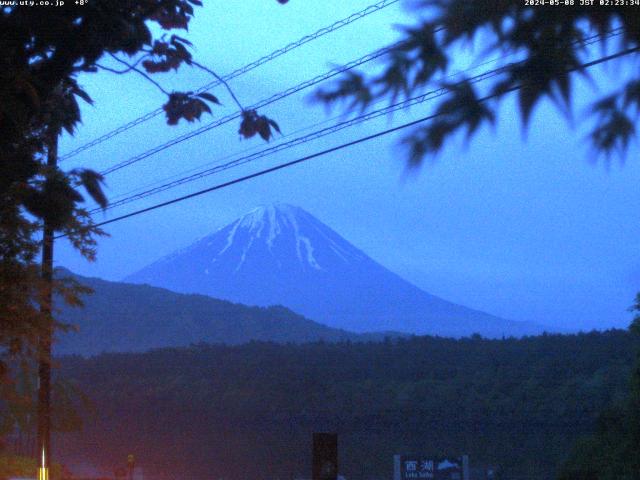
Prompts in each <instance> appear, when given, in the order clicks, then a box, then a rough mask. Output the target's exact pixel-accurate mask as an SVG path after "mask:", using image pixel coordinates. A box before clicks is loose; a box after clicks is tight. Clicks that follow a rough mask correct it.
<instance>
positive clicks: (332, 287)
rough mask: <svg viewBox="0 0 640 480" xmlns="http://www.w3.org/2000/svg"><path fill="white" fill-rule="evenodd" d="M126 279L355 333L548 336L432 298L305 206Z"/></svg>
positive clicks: (251, 221)
mask: <svg viewBox="0 0 640 480" xmlns="http://www.w3.org/2000/svg"><path fill="white" fill-rule="evenodd" d="M126 281H128V282H132V283H139V284H149V285H155V286H159V287H163V288H167V289H169V290H172V291H176V292H182V293H200V294H204V295H209V296H212V297H216V298H222V299H227V300H231V301H234V302H240V303H244V304H249V305H260V306H269V305H284V306H286V307H288V308H291V309H292V310H294V311H295V312H298V313H300V314H302V315H304V316H306V317H308V318H311V319H313V320H315V321H318V322H320V323H323V324H326V325H329V326H331V327H334V328H341V329H345V330H350V331H355V332H366V331H389V330H393V331H400V332H408V333H416V334H435V335H442V336H454V337H459V336H464V335H470V334H472V333H476V332H477V333H480V334H482V335H485V336H488V337H499V336H502V335H516V336H517V335H524V334H534V333H541V332H542V330H543V328H542V327H540V326H538V325H535V324H532V323H524V322H514V321H509V320H505V319H502V318H498V317H496V316H493V315H490V314H488V313H484V312H480V311H477V310H473V309H470V308H467V307H464V306H461V305H456V304H454V303H451V302H448V301H446V300H443V299H441V298H439V297H436V296H434V295H431V294H429V293H427V292H425V291H423V290H421V289H419V288H418V287H416V286H414V285H412V284H411V283H409V282H407V281H406V280H404V279H402V278H400V277H399V276H398V275H396V274H395V273H393V272H391V271H389V270H388V269H386V268H385V267H383V266H382V265H380V264H379V263H377V262H375V261H374V260H373V259H371V258H370V257H368V256H367V255H366V254H365V253H363V252H362V251H360V250H359V249H357V248H356V247H354V246H353V245H351V244H350V243H349V242H348V241H346V240H345V239H344V238H342V237H341V236H340V235H338V234H337V233H336V232H335V231H333V230H332V229H331V228H329V227H328V226H327V225H325V224H323V223H322V222H320V221H319V220H318V219H316V218H315V217H313V216H312V215H311V214H309V213H308V212H306V211H304V210H302V209H301V208H298V207H295V206H291V205H284V204H276V205H270V206H265V207H258V208H256V209H254V210H252V211H251V212H249V213H247V214H246V215H244V216H243V217H241V218H238V219H237V220H236V221H234V222H232V223H231V224H229V225H227V226H225V227H223V228H221V229H219V230H217V231H215V232H214V233H212V234H211V235H208V236H206V237H204V238H202V239H201V240H199V241H198V242H196V243H194V244H193V245H191V246H189V247H187V248H185V249H182V250H180V251H177V252H175V253H173V254H170V255H168V256H166V257H164V258H162V259H160V260H159V261H157V262H154V263H152V264H151V265H149V266H147V267H145V268H143V269H142V270H140V271H138V272H136V273H134V274H132V275H130V276H128V277H127V278H126Z"/></svg>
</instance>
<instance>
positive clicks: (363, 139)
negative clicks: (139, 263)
mask: <svg viewBox="0 0 640 480" xmlns="http://www.w3.org/2000/svg"><path fill="white" fill-rule="evenodd" d="M638 51H640V47H634V48H629V49H626V50H622V51H620V52H617V53H615V54H611V55H607V56H605V57H600V58H598V59H596V60H593V61H591V62H586V63H582V64H580V65H578V66H576V67H573V68H571V69H569V70H567V71H566V73H565V74H569V73H571V72H574V71H577V70H584V69H587V68H590V67H593V66H595V65H599V64H601V63H605V62H608V61H610V60H614V59H617V58H620V57H623V56H626V55H629V54H631V53H636V52H638ZM525 85H527V84H526V83H523V84H520V85H515V86H513V87H510V88H508V89H505V90H502V91H501V92H500V93H493V94H490V95H487V96H485V97H483V98H481V99H479V101H480V102H486V101H488V100H491V99H493V98H496V97H498V96H503V95H505V94H507V93H511V92H515V91H517V90H520V89H521V88H522V87H523V86H525ZM454 110H455V109H454ZM454 110H451V111H454ZM451 111H447V112H439V113H435V114H432V115H427V116H425V117H422V118H419V119H417V120H413V121H411V122H407V123H404V124H402V125H399V126H396V127H391V128H388V129H386V130H382V131H380V132H376V133H374V134H371V135H367V136H365V137H361V138H358V139H356V140H352V141H350V142H347V143H343V144H341V145H338V146H335V147H332V148H328V149H325V150H321V151H319V152H316V153H313V154H310V155H306V156H304V157H301V158H298V159H296V160H292V161H289V162H285V163H281V164H279V165H276V166H274V167H270V168H267V169H264V170H261V171H258V172H255V173H252V174H249V175H245V176H242V177H239V178H235V179H233V180H230V181H227V182H223V183H220V184H217V185H214V186H212V187H208V188H205V189H203V190H199V191H197V192H193V193H190V194H187V195H183V196H181V197H177V198H174V199H172V200H168V201H166V202H161V203H158V204H155V205H152V206H150V207H146V208H142V209H140V210H136V211H134V212H130V213H127V214H124V215H120V216H118V217H115V218H112V219H109V220H105V221H103V222H99V223H96V224H94V226H95V227H102V226H104V225H108V224H111V223H115V222H118V221H121V220H124V219H127V218H131V217H135V216H138V215H141V214H143V213H147V212H150V211H153V210H157V209H159V208H163V207H166V206H169V205H173V204H175V203H179V202H183V201H185V200H189V199H191V198H194V197H198V196H201V195H204V194H206V193H210V192H213V191H216V190H220V189H222V188H226V187H229V186H231V185H235V184H237V183H242V182H245V181H247V180H251V179H254V178H257V177H261V176H264V175H267V174H269V173H273V172H276V171H279V170H283V169H285V168H288V167H292V166H294V165H298V164H300V163H303V162H307V161H309V160H312V159H315V158H318V157H322V156H325V155H328V154H330V153H334V152H337V151H339V150H343V149H345V148H349V147H352V146H354V145H358V144H360V143H364V142H368V141H370V140H374V139H376V138H379V137H383V136H386V135H389V134H391V133H395V132H398V131H400V130H404V129H406V128H409V127H413V126H415V125H418V124H420V123H424V122H426V121H428V120H432V119H434V118H437V117H439V116H442V115H445V114H450V113H451ZM66 236H67V235H66V234H61V235H59V236H58V237H56V238H62V237H66Z"/></svg>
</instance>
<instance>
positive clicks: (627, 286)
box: [56, 0, 640, 329]
mask: <svg viewBox="0 0 640 480" xmlns="http://www.w3.org/2000/svg"><path fill="white" fill-rule="evenodd" d="M372 2H373V0H365V1H362V0H350V1H349V2H344V1H342V0H325V1H323V2H304V1H301V0H292V1H291V2H290V3H289V4H288V5H286V6H281V5H279V4H278V3H277V2H275V1H272V2H270V1H261V2H219V1H213V0H209V1H208V2H205V3H206V6H205V7H204V8H202V9H198V10H197V12H196V19H195V20H194V22H193V24H192V27H191V29H190V32H189V34H188V38H189V39H190V40H192V41H193V43H194V44H195V47H196V49H195V56H196V58H197V59H198V60H199V61H200V62H201V63H203V64H206V65H208V66H210V67H212V68H213V69H215V70H216V71H217V72H218V73H220V74H228V73H229V72H231V71H233V70H235V69H236V68H238V67H241V66H243V65H245V64H247V63H249V62H251V61H252V60H255V59H256V58H259V57H261V56H263V55H265V54H268V53H270V52H271V51H273V50H276V49H278V48H280V47H282V46H284V45H286V44H288V43H289V42H291V41H293V40H296V39H298V38H300V37H302V36H304V35H306V34H309V33H311V32H313V31H315V30H317V29H319V28H321V27H324V26H326V25H329V24H331V23H333V22H334V21H336V20H338V19H341V18H344V17H347V16H348V15H349V14H350V13H352V12H354V11H357V10H360V9H362V8H364V7H366V6H367V5H369V4H370V3H372ZM411 22H412V18H411V15H410V12H408V11H405V10H403V9H402V8H401V7H400V6H399V5H397V4H396V5H393V6H390V7H387V8H386V9H384V10H382V11H379V12H377V13H374V14H372V15H369V16H368V17H366V18H364V19H361V20H359V21H357V22H354V23H353V24H352V25H349V26H347V27H344V28H342V29H340V30H339V31H337V32H334V33H331V34H329V35H326V36H324V37H322V38H321V39H318V40H316V41H313V42H310V43H308V44H307V45H305V46H303V47H301V48H298V49H296V50H295V51H293V52H290V53H288V54H286V55H284V56H282V57H280V58H279V59H277V60H275V61H272V62H270V63H268V64H267V65H264V66H262V67H259V68H257V69H255V70H254V71H252V72H251V73H248V74H246V75H244V76H242V77H239V78H237V79H235V80H233V82H232V84H231V85H232V87H233V89H234V90H235V91H236V93H237V95H238V97H239V98H240V100H241V102H243V104H245V105H251V104H253V103H255V102H257V101H259V100H261V99H263V98H267V97H269V96H271V95H272V94H274V93H276V92H280V91H282V90H284V89H286V88H289V87H291V86H294V85H296V84H298V83H300V82H303V81H305V80H308V79H310V78H312V77H314V76H316V75H318V74H321V73H323V72H325V71H327V70H328V69H330V68H331V67H332V66H335V65H340V64H344V63H346V62H349V61H351V60H354V59H356V58H358V57H360V56H362V55H365V54H367V53H369V52H370V51H373V50H375V49H377V48H380V47H382V46H385V45H387V44H388V43H390V42H392V41H394V40H396V39H397V38H399V36H398V31H397V28H396V26H397V25H398V24H407V23H411ZM460 58H461V64H465V62H466V61H467V60H468V59H469V58H472V57H470V56H468V55H467V54H462V55H461V57H460ZM491 67H492V65H488V66H484V67H481V68H479V69H478V70H476V72H478V73H479V72H480V71H481V70H482V69H483V68H484V69H486V68H491ZM624 67H625V64H624V63H622V62H619V63H618V64H616V65H610V66H609V67H608V68H606V69H601V70H599V71H597V77H598V79H599V83H600V84H605V83H606V82H607V79H608V78H610V76H613V74H614V73H616V74H617V73H618V72H619V71H620V69H623V68H624ZM474 73H475V72H474ZM154 78H157V79H158V80H159V81H160V82H162V83H163V85H165V87H166V88H167V89H172V88H175V89H181V90H188V89H195V88H197V87H199V86H200V85H202V84H204V83H207V82H209V81H210V80H211V78H210V77H208V76H207V74H206V73H202V72H198V71H189V70H185V71H182V72H181V73H179V74H178V75H169V76H160V77H159V76H155V77H154ZM80 81H81V83H82V84H83V85H84V86H85V88H86V89H87V91H88V92H89V93H90V94H91V95H92V97H93V98H94V100H95V106H94V107H83V125H82V126H81V127H80V129H79V131H78V133H77V135H76V136H75V137H73V138H65V139H64V140H63V141H62V142H61V153H62V154H64V153H65V152H68V151H70V150H71V149H73V148H75V147H77V146H79V145H82V144H84V143H86V142H87V141H89V140H91V139H93V138H94V137H96V136H98V135H100V134H102V133H105V132H107V131H110V130H111V129H113V128H115V127H117V126H119V125H120V124H122V123H125V122H126V121H129V120H131V119H134V118H136V117H137V116H139V115H142V114H144V113H147V112H148V111H150V110H153V109H154V108H157V107H158V106H159V105H161V104H162V103H163V101H164V97H163V95H162V94H161V93H159V92H157V91H155V90H154V88H153V87H152V86H151V85H150V84H149V83H148V82H146V81H145V80H144V79H142V78H141V77H138V76H135V75H127V76H116V75H112V74H109V73H100V74H98V75H87V76H85V77H82V78H81V79H80ZM311 92H312V90H310V91H306V92H305V93H304V94H297V95H293V96H291V97H289V98H287V99H286V100H284V101H281V102H278V103H276V104H274V105H272V106H269V107H267V108H265V109H263V111H262V113H265V114H267V115H268V116H270V117H272V118H275V119H276V120H277V121H278V122H279V124H280V126H281V127H282V131H283V134H284V135H285V137H284V138H282V139H279V140H278V141H286V140H288V139H290V138H293V137H295V136H297V133H296V132H298V131H300V130H304V129H307V130H305V131H306V132H309V131H312V130H313V129H317V128H318V124H319V123H321V122H327V121H328V120H329V119H330V118H331V117H333V116H335V115H338V114H339V113H340V111H339V110H334V111H333V112H327V111H326V110H325V109H324V108H321V107H319V106H315V105H312V104H310V103H309V101H308V94H309V93H311ZM214 93H215V94H216V95H217V96H219V97H220V99H221V100H222V102H223V103H224V105H225V106H224V107H221V108H218V109H216V110H214V115H215V118H217V117H219V116H223V115H226V114H228V113H231V112H233V111H234V109H233V105H232V102H231V100H230V98H229V97H228V95H227V94H226V92H225V91H224V90H223V89H221V88H217V89H216V90H215V92H214ZM593 95H594V90H593V88H592V87H589V86H587V85H582V86H581V87H580V88H579V90H578V92H577V104H578V105H579V107H578V109H577V115H576V118H579V117H580V116H582V115H583V109H582V108H581V107H580V105H584V104H585V101H586V100H588V99H589V98H592V97H593ZM431 108H432V104H430V103H428V104H425V105H423V106H419V107H415V108H412V109H411V110H410V111H409V112H407V113H402V114H396V115H394V117H393V118H384V119H380V120H378V121H374V122H371V123H370V124H366V125H362V126H359V127H356V128H354V129H349V130H345V131H343V132H340V133H339V134H336V135H332V136H330V137H327V138H324V139H321V140H317V141H315V142H311V143H308V144H306V145H304V146H300V147H297V148H294V149H290V150H287V151H285V152H281V153H279V154H277V155H274V156H270V157H268V158H263V159H260V160H257V161H255V162H253V163H251V164H249V165H246V166H244V167H241V168H235V169H231V170H228V171H226V172H223V173H220V174H217V175H214V176H211V177H208V178H205V179H202V180H199V181H197V182H194V183H190V184H187V185H184V186H182V187H180V188H177V189H173V190H170V191H167V192H164V193H162V194H159V195H156V196H153V197H150V198H148V199H145V200H143V201H139V202H136V203H131V204H129V205H126V206H123V207H120V208H116V209H114V210H112V211H110V212H109V213H108V214H98V215H97V216H96V220H97V221H101V220H103V219H108V218H110V217H112V216H115V215H120V214H123V213H126V212H129V211H132V210H135V209H138V208H142V207H144V206H148V205H152V204H154V203H157V202H160V201H163V200H168V199H170V198H174V197H176V196H179V195H183V194H186V193H189V192H192V191H195V190H199V189H202V188H206V187H207V186H210V185H214V184H216V183H219V182H222V181H225V180H229V179H232V178H234V177H236V176H239V175H242V174H246V173H250V172H252V171H255V170H258V169H261V168H265V167H267V166H271V165H275V164H276V163H280V162H282V161H287V160H292V159H295V158H297V157H299V156H302V155H305V154H309V153H312V152H315V151H319V150H322V149H324V148H327V147H330V146H333V145H338V144H340V143H343V142H345V141H348V140H350V139H354V138H357V137H361V136H364V135H367V134H370V133H372V132H375V131H378V130H380V129H384V128H386V127H388V126H390V125H397V124H400V123H402V122H404V121H407V120H410V119H413V118H418V117H420V116H423V115H425V114H427V113H428V112H429V111H430V109H431ZM212 120H213V118H211V117H207V118H205V119H204V123H207V122H210V121H212ZM327 124H330V123H327ZM323 125H324V124H323ZM198 126H200V124H196V125H193V124H191V125H186V124H184V122H183V123H182V124H181V125H180V126H178V127H168V126H166V125H165V123H164V119H163V118H162V117H158V118H155V119H154V120H152V121H150V122H148V123H145V124H144V125H141V126H138V127H136V128H133V129H131V130H129V131H128V132H126V133H125V134H122V135H120V136H118V137H116V138H114V139H112V140H110V141H108V142H104V143H102V144H101V145H99V146H98V147H95V148H93V149H91V150H88V151H86V152H84V153H82V154H80V155H78V156H77V157H74V158H73V160H68V161H67V162H65V163H63V164H62V165H63V166H64V167H68V168H71V167H75V166H86V167H92V168H95V169H97V170H102V169H104V168H106V167H108V166H111V165H113V164H115V163H117V162H119V161H122V160H126V159H128V158H130V157H131V156H133V155H136V154H138V153H141V152H143V151H145V150H147V149H149V148H151V147H154V146H156V145H158V144H161V143H163V142H165V141H167V140H169V139H171V138H173V137H175V136H178V135H180V134H182V133H185V132H187V131H190V130H192V129H193V128H197V127H198ZM237 128H238V123H237V122H232V123H231V124H229V125H227V126H226V127H222V128H217V129H215V130H212V131H210V132H207V133H205V134H203V135H200V136H198V137H196V138H194V139H191V140H189V141H187V142H183V143H181V144H180V145H177V146H175V147H173V148H170V149H167V150H165V151H163V152H162V153H160V154H157V155H155V156H152V157H151V158H148V159H146V160H144V161H142V162H139V163H138V164H136V165H135V166H132V167H131V168H126V169H123V170H121V171H119V172H116V173H114V174H112V175H110V176H108V177H107V183H108V193H109V195H110V196H111V197H112V198H114V199H117V196H118V195H122V194H126V193H128V192H130V191H133V190H135V189H139V188H141V187H144V186H147V185H149V184H153V183H154V182H160V181H162V180H164V179H167V178H169V177H172V176H179V174H181V173H183V172H187V171H189V170H192V169H194V168H196V167H200V166H206V165H215V164H216V163H220V162H222V161H223V160H222V159H223V158H227V157H229V156H230V155H236V156H237V155H238V154H239V152H242V151H244V150H247V149H249V150H251V151H254V150H259V149H262V148H265V144H264V143H263V142H262V141H261V140H259V139H251V140H241V139H240V138H239V136H238V135H237ZM585 135H586V129H585V128H584V127H579V128H575V129H573V128H571V127H570V126H568V124H567V121H566V119H565V118H564V117H563V116H562V115H560V114H558V113H557V111H556V110H555V108H554V107H553V105H551V104H549V103H545V104H541V105H540V106H539V107H538V108H537V109H536V111H535V115H534V119H533V122H532V123H531V125H530V128H529V130H528V133H527V135H526V136H525V135H523V133H522V130H521V128H520V122H519V119H518V116H517V111H516V109H515V107H514V102H512V101H507V102H506V103H505V104H504V106H503V108H502V109H501V115H500V122H499V125H498V127H497V128H496V129H495V131H491V130H487V131H482V132H480V133H479V134H478V135H477V137H476V138H475V139H474V140H473V141H472V142H471V144H470V145H469V146H465V145H464V144H461V143H459V144H455V143H452V144H451V145H449V146H448V148H446V150H445V152H444V153H443V154H442V155H440V156H439V157H438V159H437V162H435V163H432V164H428V165H425V167H424V168H422V169H421V170H420V171H419V172H418V173H416V174H412V175H407V174H406V170H405V164H404V156H403V151H402V150H401V149H400V148H399V147H398V140H399V139H400V138H401V136H402V135H395V136H390V137H383V138H381V139H378V140H376V141H372V142H368V143H365V144H362V145H359V146H356V147H353V148H350V149H348V150H342V151H340V152H338V153H335V154H332V155H328V156H325V157H322V158H318V159H316V160H313V161H312V162H310V163H305V164H302V165H298V166H296V167H293V168H288V169H285V170H283V171H280V172H277V173H274V174H272V175H270V176H267V177H261V178H259V179H255V180H252V181H250V182H245V183H242V184H240V185H236V186H232V187H230V188H226V189H224V190H220V191H217V192H213V193H210V194H207V195H205V196H201V197H198V198H195V199H192V200H189V201H186V202H183V203H180V204H176V205H173V206H171V207H168V208H164V209H161V210H158V211H155V212H152V213H148V214H145V215H141V216H138V217H136V218H132V219H129V220H124V221H122V222H118V223H115V224H112V225H109V226H108V227H107V231H108V232H109V233H110V235H111V237H110V238H109V239H104V240H101V242H100V248H99V255H98V261H97V262H96V263H93V264H88V263H87V262H85V261H84V260H82V259H81V258H79V256H78V255H77V254H76V253H74V252H73V251H72V250H71V249H70V248H69V247H68V246H67V245H63V242H59V246H58V247H57V251H56V263H57V264H58V265H64V266H67V267H68V268H70V269H72V270H74V271H76V272H77V273H80V274H83V275H89V276H97V277H102V278H105V279H109V280H119V279H121V278H123V277H124V276H126V275H127V274H129V273H132V272H134V271H136V270H138V269H139V268H141V267H143V266H144V265H146V264H148V263H150V262H152V261H154V260H156V259H157V258H159V257H161V256H163V255H165V254H167V253H169V252H171V251H173V250H175V249H177V248H181V247H184V246H186V245H189V244H190V243H192V242H194V241H195V240H197V239H198V238H200V237H202V236H203V235H206V234H208V233H211V232H212V231H213V230H215V229H217V228H219V227H221V226H223V225H225V224H226V223H228V222H230V221H232V220H234V219H235V218H236V217H237V216H239V215H242V214H243V213H245V212H247V211H248V210H251V209H252V208H253V207H255V206H256V205H259V204H268V203H272V202H285V203H290V204H293V205H298V206H301V207H303V208H304V209H306V210H308V211H309V212H310V213H312V214H313V215H315V216H317V217H318V218H319V219H320V220H322V221H323V222H325V223H326V224H328V225H329V226H330V227H332V228H333V229H334V230H336V231H337V232H338V233H340V234H341V235H342V236H344V237H345V238H346V239H347V240H349V241H350V242H352V243H353V244H355V245H356V246H357V247H359V248H360V249H362V250H364V251H365V252H366V253H367V254H369V255H370V256H371V257H373V258H374V259H375V260H377V261H379V262H380V263H382V264H383V265H385V266H386V267H388V268H389V269H391V270H393V271H395V272H396V273H398V274H400V275H401V276H403V277H405V278H406V279H408V280H410V281H412V282H413V283H415V284H416V285H417V286H419V287H421V288H422V289H424V290H426V291H428V292H429V293H432V294H434V295H438V296H441V297H443V298H445V299H447V300H451V301H453V302H456V303H460V304H463V305H466V306H469V307H473V308H477V309H481V310H484V311H487V312H491V313H493V314H495V315H499V316H502V317H505V318H510V319H515V320H531V321H535V322H538V323H543V324H547V325H552V326H562V327H568V328H572V329H592V328H608V327H613V326H616V327H626V326H627V325H628V323H629V321H630V318H631V317H630V314H629V313H628V312H627V308H628V306H629V305H630V304H631V303H632V301H633V297H634V295H635V292H636V291H637V290H639V289H640V256H639V252H640V235H639V234H640V222H639V221H638V220H639V216H640V211H639V210H638V208H637V206H638V205H639V200H640V192H639V190H638V184H639V182H638V180H639V179H640V166H639V165H638V162H637V157H638V151H637V148H636V147H635V146H634V147H633V149H632V150H631V151H630V152H629V154H628V156H627V162H626V164H625V165H624V166H622V165H621V164H620V163H619V162H617V161H614V162H613V163H611V165H610V166H609V167H608V168H607V167H606V166H605V163H604V162H599V163H594V162H593V158H592V157H593V156H592V154H591V152H590V151H589V149H588V148H587V145H586V142H585V141H584V137H585Z"/></svg>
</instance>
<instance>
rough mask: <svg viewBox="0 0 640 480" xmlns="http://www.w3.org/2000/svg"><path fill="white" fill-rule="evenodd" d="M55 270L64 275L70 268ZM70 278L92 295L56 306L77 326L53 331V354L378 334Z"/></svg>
mask: <svg viewBox="0 0 640 480" xmlns="http://www.w3.org/2000/svg"><path fill="white" fill-rule="evenodd" d="M59 274H60V275H62V276H66V275H70V272H68V271H63V272H59ZM74 277H75V278H76V279H77V280H78V281H79V282H80V283H81V284H82V285H85V286H88V287H90V288H92V289H93V294H91V295H87V296H85V297H84V298H83V300H84V307H83V308H70V307H65V306H62V305H60V313H59V317H58V318H59V319H60V320H61V321H62V322H64V323H68V324H71V325H75V326H76V327H78V329H77V331H71V332H67V333H58V335H57V337H58V341H57V342H56V344H55V352H56V354H57V355H61V354H72V353H75V354H82V355H94V354H99V353H102V352H142V351H146V350H149V349H153V348H160V347H180V346H189V345H191V344H197V343H201V342H206V343H224V344H227V345H236V344H242V343H247V342H250V341H252V340H260V341H271V342H277V343H287V342H290V343H303V342H314V341H319V340H324V341H328V342H335V341H345V340H351V341H367V340H381V339H382V337H383V335H381V334H371V335H366V334H365V335H359V334H355V333H352V332H346V331H344V330H338V329H335V328H330V327H327V326H325V325H320V324H319V323H317V322H313V321H311V320H308V319H306V318H304V317H302V316H300V315H298V314H296V313H294V312H292V311H291V310H289V309H287V308H284V307H277V306H276V307H269V308H263V307H248V306H245V305H237V304H233V303H230V302H227V301H223V300H217V299H214V298H210V297H207V296H204V295H184V294H179V293H175V292H170V291H168V290H165V289H162V288H157V287H150V286H148V285H131V284H125V283H117V282H107V281H105V280H100V279H98V278H86V277H80V276H76V275H74Z"/></svg>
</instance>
